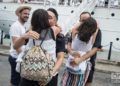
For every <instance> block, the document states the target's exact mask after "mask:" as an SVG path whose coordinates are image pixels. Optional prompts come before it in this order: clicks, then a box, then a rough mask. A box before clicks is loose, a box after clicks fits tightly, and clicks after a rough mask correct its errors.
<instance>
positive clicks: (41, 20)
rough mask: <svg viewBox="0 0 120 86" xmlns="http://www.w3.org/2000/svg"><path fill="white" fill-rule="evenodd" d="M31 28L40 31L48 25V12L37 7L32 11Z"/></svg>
mask: <svg viewBox="0 0 120 86" xmlns="http://www.w3.org/2000/svg"><path fill="white" fill-rule="evenodd" d="M31 25H32V30H33V31H36V32H38V33H41V31H42V30H45V29H48V28H49V27H50V24H49V21H48V13H47V11H46V10H44V9H37V10H35V11H34V12H33V15H32V19H31Z"/></svg>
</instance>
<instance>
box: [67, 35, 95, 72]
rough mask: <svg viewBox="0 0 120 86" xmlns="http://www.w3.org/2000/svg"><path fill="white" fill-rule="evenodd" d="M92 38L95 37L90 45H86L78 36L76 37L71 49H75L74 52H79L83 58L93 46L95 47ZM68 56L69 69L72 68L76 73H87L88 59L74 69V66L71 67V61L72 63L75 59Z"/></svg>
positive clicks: (90, 41)
mask: <svg viewBox="0 0 120 86" xmlns="http://www.w3.org/2000/svg"><path fill="white" fill-rule="evenodd" d="M92 38H93V37H92V36H91V38H90V40H89V42H88V43H85V42H83V41H81V40H79V39H78V37H77V35H76V36H75V38H74V39H73V40H72V45H71V47H72V49H73V50H74V51H78V52H79V53H80V55H81V56H82V55H84V54H85V53H86V52H87V51H89V50H91V49H92V46H93V43H92ZM68 56H69V57H68V59H67V62H66V66H67V67H69V68H71V69H73V70H75V71H78V70H81V71H83V72H85V70H86V67H87V63H86V61H87V60H89V59H87V60H86V61H83V62H81V63H80V64H79V65H77V66H75V67H73V66H71V65H70V61H71V59H73V58H74V57H72V56H71V55H68Z"/></svg>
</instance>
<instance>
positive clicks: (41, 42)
mask: <svg viewBox="0 0 120 86" xmlns="http://www.w3.org/2000/svg"><path fill="white" fill-rule="evenodd" d="M47 33H48V30H47V31H46V33H45V36H44V38H43V39H42V41H41V43H40V46H41V45H42V43H43V41H44V40H45V38H46V36H47ZM33 44H34V45H35V39H33Z"/></svg>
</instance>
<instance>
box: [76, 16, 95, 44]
mask: <svg viewBox="0 0 120 86" xmlns="http://www.w3.org/2000/svg"><path fill="white" fill-rule="evenodd" d="M96 29H97V22H96V20H95V19H94V18H92V17H90V18H88V19H86V20H85V21H84V22H83V23H82V24H81V25H80V27H79V28H78V38H79V39H80V40H81V41H83V42H86V43H88V42H89V40H90V37H91V36H92V35H93V34H94V33H95V31H96Z"/></svg>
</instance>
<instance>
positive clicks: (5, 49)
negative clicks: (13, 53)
mask: <svg viewBox="0 0 120 86" xmlns="http://www.w3.org/2000/svg"><path fill="white" fill-rule="evenodd" d="M9 48H10V47H9V46H6V45H1V46H0V55H5V56H8V55H9ZM95 68H96V70H97V71H102V72H108V73H112V72H120V61H108V60H103V59H97V60H96V66H95Z"/></svg>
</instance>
